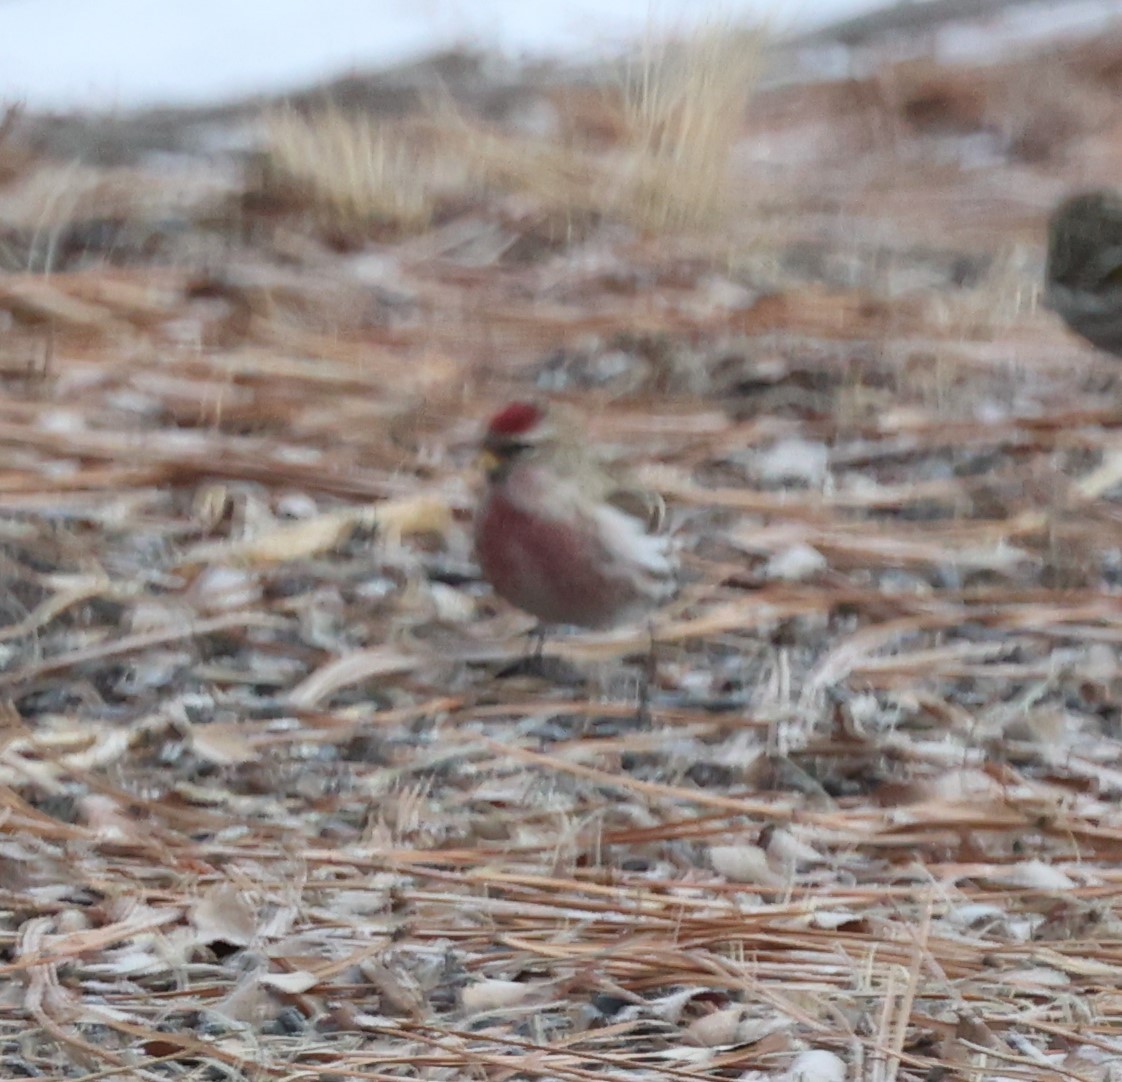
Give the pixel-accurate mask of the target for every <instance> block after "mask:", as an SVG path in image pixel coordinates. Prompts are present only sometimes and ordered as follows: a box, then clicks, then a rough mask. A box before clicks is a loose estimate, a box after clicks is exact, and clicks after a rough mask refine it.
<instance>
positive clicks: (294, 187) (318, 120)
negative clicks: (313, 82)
mask: <svg viewBox="0 0 1122 1082" xmlns="http://www.w3.org/2000/svg"><path fill="white" fill-rule="evenodd" d="M265 125H266V161H267V166H268V171H269V175H268V180H267V183H268V185H269V187H271V188H273V189H274V190H275V191H276V192H278V193H279V194H282V195H283V196H284V197H286V198H287V199H288V200H289V201H292V202H296V203H304V204H306V205H307V206H308V207H310V208H312V209H313V210H314V211H315V212H316V213H318V214H319V215H321V216H323V217H325V218H327V219H328V221H329V224H330V225H331V226H333V227H335V228H339V229H344V230H358V231H366V230H369V229H371V228H374V229H390V230H393V231H399V232H411V231H414V230H418V229H423V228H424V227H425V226H427V225H428V223H429V221H430V219H431V217H432V213H433V196H432V189H431V185H430V183H429V181H430V178H431V169H430V168H429V164H430V163H429V162H428V161H426V156H425V154H424V151H423V148H422V147H421V146H419V145H418V144H417V142H416V141H415V140H413V139H410V138H408V136H407V135H406V133H405V132H404V131H403V130H402V129H400V128H397V127H394V126H393V125H390V124H387V123H383V122H381V121H378V120H376V119H374V118H370V117H364V116H358V115H350V114H347V113H344V112H342V111H341V110H339V109H338V108H335V107H327V108H325V109H323V110H322V111H320V112H318V113H315V114H311V115H307V116H305V115H303V114H301V113H298V112H297V111H296V110H294V109H291V108H286V109H282V110H279V111H277V112H274V113H271V114H270V115H268V116H267V117H266V118H265Z"/></svg>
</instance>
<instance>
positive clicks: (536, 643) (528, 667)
mask: <svg viewBox="0 0 1122 1082" xmlns="http://www.w3.org/2000/svg"><path fill="white" fill-rule="evenodd" d="M546 633H547V632H546V627H545V624H543V623H541V622H540V621H539V622H538V623H537V624H535V625H534V627H533V628H532V629H531V630H530V631H529V632H528V633H527V634H528V635H529V637H530V646H529V649H528V650H527V651H526V653H524V654H523V655H522V656H521V657H520V658H519V659H518V660H517V661H514V662H512V663H511V664H509V665H507V666H506V667H505V668H504V669H501V670H500V671H499V673H498V675H499V676H540V677H543V678H544V677H545V676H546V675H547V674H546V671H545V669H546V663H545V656H544V654H543V651H544V650H545V637H546Z"/></svg>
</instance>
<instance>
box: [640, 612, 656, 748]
mask: <svg viewBox="0 0 1122 1082" xmlns="http://www.w3.org/2000/svg"><path fill="white" fill-rule="evenodd" d="M657 676H658V659H657V658H656V657H655V636H654V621H653V620H648V621H647V656H646V658H645V659H644V662H643V669H642V672H641V673H640V675H639V708H638V710H637V712H636V715H635V721H636V723H637V724H638V726H639V728H640V729H649V728H650V727H651V688H652V687H653V686H654V684H655V678H656V677H657Z"/></svg>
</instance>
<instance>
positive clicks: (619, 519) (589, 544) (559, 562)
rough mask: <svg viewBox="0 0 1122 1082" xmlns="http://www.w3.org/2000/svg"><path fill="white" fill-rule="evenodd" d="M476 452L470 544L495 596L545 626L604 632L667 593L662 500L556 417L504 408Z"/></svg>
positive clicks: (672, 572)
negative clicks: (479, 483) (479, 462)
mask: <svg viewBox="0 0 1122 1082" xmlns="http://www.w3.org/2000/svg"><path fill="white" fill-rule="evenodd" d="M566 420H567V419H566ZM483 451H484V462H485V466H486V469H487V492H486V495H485V496H484V498H483V502H482V504H481V506H480V508H479V512H478V514H477V516H476V521H475V547H476V553H477V555H478V557H479V563H480V566H481V567H482V569H483V575H484V577H485V578H486V579H487V581H488V582H489V583H490V584H491V586H492V587H493V588H494V590H495V592H496V593H497V594H498V595H499V596H500V597H502V598H505V599H506V600H507V601H509V602H510V603H511V604H512V605H515V606H517V607H518V608H520V609H522V610H523V611H525V612H528V613H530V614H531V615H532V616H536V617H537V618H538V619H539V620H540V621H542V622H543V623H546V624H573V625H576V626H578V627H585V628H608V627H613V626H616V625H618V624H624V623H628V622H630V621H633V620H637V619H639V618H641V617H643V616H645V615H646V614H648V613H649V612H650V611H651V610H652V609H654V608H655V607H656V606H658V605H660V604H663V603H664V602H666V601H668V600H669V599H670V598H671V597H672V596H673V594H674V592H675V590H676V586H677V567H678V564H677V560H676V558H675V555H674V552H673V548H672V546H671V543H670V539H669V538H668V537H666V536H665V535H663V534H659V533H657V532H654V531H655V530H657V528H658V526H659V525H660V521H659V520H661V517H662V515H661V501H659V500H658V498H657V497H654V496H652V495H650V494H647V493H643V492H641V491H640V490H636V489H628V488H627V487H626V486H624V485H621V484H620V483H619V482H618V481H616V480H614V479H613V478H612V477H611V476H610V475H609V473H608V471H607V470H606V469H605V468H604V467H603V466H602V465H601V464H600V462H599V461H598V460H597V457H596V455H595V453H594V452H593V451H592V449H591V448H590V447H589V445H588V444H587V442H585V441H584V440H583V439H582V437H581V434H580V433H579V432H578V431H575V430H573V428H572V426H571V425H570V424H567V423H564V422H563V419H562V417H561V416H560V415H558V414H557V412H556V411H553V410H547V409H546V408H545V407H544V406H541V405H537V404H535V403H531V402H512V403H510V404H509V405H507V406H506V407H505V408H504V409H502V410H501V411H500V412H498V413H497V414H495V416H494V417H493V418H492V419H491V423H490V424H489V426H488V428H487V433H486V435H485V437H484V439H483Z"/></svg>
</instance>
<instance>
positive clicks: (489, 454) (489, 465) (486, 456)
mask: <svg viewBox="0 0 1122 1082" xmlns="http://www.w3.org/2000/svg"><path fill="white" fill-rule="evenodd" d="M499 461H500V459H499V456H498V455H497V454H495V452H494V451H488V450H486V449H484V450H482V451H480V452H479V457H478V458H477V459H476V460H475V464H476V466H477V467H478V468H479V469H480V470H482V471H483V472H484V473H486V474H491V473H494V472H495V470H497V469H498V468H499Z"/></svg>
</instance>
